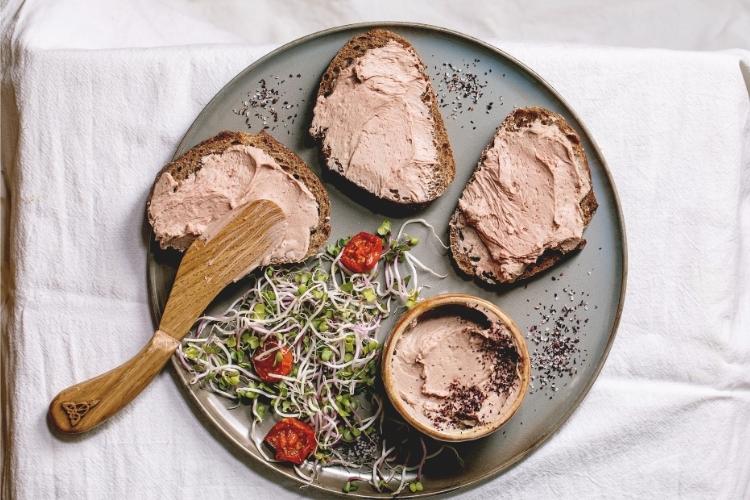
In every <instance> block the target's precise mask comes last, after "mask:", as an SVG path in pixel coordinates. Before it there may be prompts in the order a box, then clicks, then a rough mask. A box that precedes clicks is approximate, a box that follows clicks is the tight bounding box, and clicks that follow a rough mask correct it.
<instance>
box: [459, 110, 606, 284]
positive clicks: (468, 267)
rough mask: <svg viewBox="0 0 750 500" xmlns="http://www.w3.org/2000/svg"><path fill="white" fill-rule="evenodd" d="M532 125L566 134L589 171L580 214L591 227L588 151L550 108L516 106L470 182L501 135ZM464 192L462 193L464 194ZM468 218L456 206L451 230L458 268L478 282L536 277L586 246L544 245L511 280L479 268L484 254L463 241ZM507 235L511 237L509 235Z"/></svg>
mask: <svg viewBox="0 0 750 500" xmlns="http://www.w3.org/2000/svg"><path fill="white" fill-rule="evenodd" d="M532 126H542V127H556V128H557V129H558V130H559V131H560V132H561V133H562V135H563V136H564V137H565V138H566V139H567V141H568V143H569V145H570V147H571V149H572V151H573V156H574V157H575V161H576V162H577V164H578V165H579V166H580V167H581V170H582V171H583V172H585V176H586V177H588V179H587V180H588V185H589V186H591V187H590V189H589V190H588V192H586V193H583V194H582V196H581V198H580V201H579V207H580V214H581V218H582V220H583V225H584V228H585V227H586V226H588V224H589V222H590V221H591V218H592V217H593V216H594V213H595V212H596V208H597V206H598V204H597V201H596V197H595V196H594V190H593V186H592V183H591V170H590V168H589V164H588V160H587V159H586V153H585V152H584V150H583V146H582V145H581V141H580V138H579V137H578V134H576V132H575V130H573V128H572V127H571V126H570V125H569V124H568V123H567V122H566V121H565V119H564V118H563V117H562V116H560V115H559V114H557V113H554V112H552V111H549V110H547V109H545V108H541V107H528V108H518V109H515V110H514V111H513V112H512V113H511V114H509V115H508V116H507V117H506V118H505V120H504V121H503V122H502V124H501V125H500V127H498V129H497V132H496V133H495V136H494V137H493V141H491V142H490V144H488V145H487V147H486V148H485V149H484V151H483V152H482V156H481V158H480V160H479V163H478V165H477V169H476V170H475V171H474V174H473V175H472V178H471V179H470V180H469V183H467V186H469V185H470V184H471V183H472V182H473V181H474V180H475V178H476V176H477V172H478V171H479V170H480V169H481V168H482V167H483V165H484V163H485V160H486V159H487V155H488V152H489V151H490V150H491V149H492V147H493V145H494V142H495V140H494V139H495V138H497V137H498V136H500V134H506V133H514V132H518V131H522V130H523V129H524V128H530V127H532ZM464 193H465V191H464ZM463 196H464V195H463V194H462V197H463ZM465 223H466V219H465V217H464V214H463V213H462V211H461V208H460V207H458V206H457V207H456V210H455V212H454V213H453V216H452V217H451V220H450V222H449V233H450V247H451V255H452V257H453V261H454V264H455V265H456V267H458V269H459V270H460V271H461V272H462V273H464V274H465V275H466V276H469V277H473V278H475V279H477V280H478V281H480V282H482V283H484V284H486V285H490V286H496V285H507V284H510V283H514V282H518V281H522V280H525V279H528V278H530V277H532V276H535V275H537V274H539V273H541V272H542V271H545V270H546V269H549V268H550V267H552V266H553V265H555V264H556V263H558V262H559V261H560V260H562V259H563V258H564V257H565V256H566V255H568V254H570V253H572V252H574V251H577V250H580V249H582V248H583V247H584V246H585V245H586V240H585V239H583V238H581V239H580V240H577V241H573V242H571V241H566V242H560V243H559V244H555V245H550V246H546V247H544V251H543V252H542V253H541V255H539V256H538V258H537V259H536V261H535V262H532V263H529V264H527V265H526V266H525V268H524V269H523V272H522V273H521V274H519V275H518V276H515V277H513V278H511V279H508V278H503V277H502V276H499V275H498V274H495V273H492V272H486V271H485V272H479V271H478V270H477V264H476V263H477V262H478V261H479V260H480V256H479V255H477V254H469V253H467V251H466V248H465V247H464V245H463V244H462V243H463V241H464V234H463V229H462V228H463V227H465ZM504 237H506V238H507V237H508V236H507V235H506V236H504ZM482 253H484V255H483V256H482V257H481V258H489V259H492V257H491V256H489V251H488V250H487V249H486V248H483V249H482Z"/></svg>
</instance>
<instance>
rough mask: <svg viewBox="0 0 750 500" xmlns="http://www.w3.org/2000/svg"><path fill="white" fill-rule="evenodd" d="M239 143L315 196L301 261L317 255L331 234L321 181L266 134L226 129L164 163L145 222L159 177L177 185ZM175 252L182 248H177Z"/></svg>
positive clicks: (324, 191)
mask: <svg viewBox="0 0 750 500" xmlns="http://www.w3.org/2000/svg"><path fill="white" fill-rule="evenodd" d="M238 144H244V145H247V146H253V147H256V148H259V149H262V150H263V151H265V152H266V153H268V154H269V155H270V156H271V157H272V158H273V159H274V160H275V161H276V163H278V164H279V167H281V169H282V170H284V171H285V172H287V173H289V174H290V175H292V176H293V177H294V178H295V179H297V180H298V181H300V182H302V183H303V184H305V185H306V186H307V188H308V189H309V190H310V192H312V194H313V196H315V200H316V201H317V203H318V225H317V226H315V228H314V229H313V230H312V231H311V232H310V246H309V248H308V250H307V254H306V255H305V257H304V258H303V259H301V260H304V259H306V258H308V257H310V256H311V255H314V254H316V253H317V252H318V250H319V249H320V248H321V247H322V246H323V245H324V244H325V242H326V241H327V240H328V236H329V234H330V232H331V224H330V212H331V204H330V201H329V199H328V192H327V191H326V189H325V187H324V186H323V184H322V183H321V182H320V179H318V176H317V175H315V173H314V172H313V171H312V170H311V169H310V167H308V166H307V164H305V162H304V161H302V159H301V158H300V157H299V156H297V155H296V154H295V153H294V152H293V151H291V150H290V149H289V148H287V147H286V146H284V145H283V144H281V143H280V142H279V141H277V140H276V139H275V138H274V137H273V136H272V135H270V134H269V133H267V132H265V131H262V132H260V133H258V134H248V133H245V132H232V131H228V130H225V131H222V132H219V133H218V134H217V135H215V136H214V137H211V138H210V139H206V140H205V141H203V142H201V143H200V144H197V145H196V146H193V147H192V148H190V149H189V150H188V151H186V152H185V153H184V154H183V155H182V156H180V157H179V158H177V159H175V160H173V161H171V162H169V163H167V164H166V165H165V166H164V168H162V169H161V171H159V173H158V174H157V176H156V179H155V180H154V185H153V186H152V187H151V192H150V193H149V195H148V201H146V220H148V208H149V206H150V205H151V197H152V196H153V194H154V187H155V186H156V180H158V179H159V177H161V176H162V175H163V174H164V173H167V172H169V173H170V174H171V175H172V177H173V178H174V179H175V180H176V181H177V182H182V181H184V180H185V179H187V178H188V177H189V176H190V175H193V174H194V173H196V172H198V171H199V170H200V169H201V168H203V164H202V162H201V159H202V158H203V157H204V156H206V155H210V154H219V153H222V152H224V151H225V150H226V149H227V148H229V147H230V146H234V145H238ZM177 250H182V249H179V248H178V249H177ZM272 263H274V264H286V263H288V262H282V261H272Z"/></svg>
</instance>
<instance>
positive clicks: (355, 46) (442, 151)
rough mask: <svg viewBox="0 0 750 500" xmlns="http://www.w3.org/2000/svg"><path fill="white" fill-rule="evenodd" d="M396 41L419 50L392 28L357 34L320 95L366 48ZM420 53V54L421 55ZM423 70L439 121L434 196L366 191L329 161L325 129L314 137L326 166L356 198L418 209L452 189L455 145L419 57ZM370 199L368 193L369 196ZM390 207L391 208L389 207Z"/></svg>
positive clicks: (330, 71) (332, 67)
mask: <svg viewBox="0 0 750 500" xmlns="http://www.w3.org/2000/svg"><path fill="white" fill-rule="evenodd" d="M390 41H395V42H396V43H398V44H400V45H401V46H402V47H404V48H407V49H412V50H414V51H415V52H416V49H414V47H413V46H412V45H411V44H410V43H409V42H408V41H407V40H406V39H405V38H403V37H402V36H400V35H397V34H396V33H393V32H392V31H388V30H384V29H380V28H375V29H372V30H370V31H367V32H366V33H362V34H361V35H357V36H355V37H353V38H352V39H351V40H349V41H348V42H347V43H346V45H344V46H343V47H342V48H341V50H339V51H338V53H337V54H336V56H335V57H334V58H333V59H332V60H331V63H330V64H329V65H328V69H326V71H325V73H323V76H322V77H321V79H320V86H319V87H318V94H317V96H318V97H320V96H329V95H330V94H331V93H332V92H333V89H334V84H335V82H336V78H337V77H338V76H339V74H341V72H342V71H343V70H344V69H346V68H347V67H348V66H349V65H351V64H352V63H353V62H354V61H355V60H357V59H358V58H360V57H362V56H363V55H364V54H365V52H366V51H368V50H370V49H375V48H379V47H383V46H385V45H386V44H387V43H388V42H390ZM417 55H418V54H417ZM419 71H420V73H421V74H422V75H424V77H425V78H426V79H427V82H428V83H427V90H426V91H425V93H424V94H422V102H424V103H425V104H427V105H428V106H429V108H430V114H431V115H432V118H433V122H434V124H435V127H434V133H433V140H434V143H435V147H436V149H437V153H438V165H439V168H438V170H437V171H436V173H435V176H434V177H433V179H432V181H431V183H430V186H429V193H430V197H429V199H428V200H427V201H425V202H419V203H403V202H399V201H395V200H392V199H390V198H383V197H379V196H377V195H375V194H373V193H369V192H368V191H365V190H364V189H362V188H361V187H360V186H358V185H356V184H354V183H353V182H351V181H350V180H349V179H347V178H346V177H345V176H344V175H342V174H340V173H339V172H338V171H337V170H336V169H332V168H330V167H329V166H328V160H329V158H330V151H327V150H326V148H325V147H324V146H323V139H324V138H325V131H322V132H320V133H319V134H313V138H315V139H317V140H318V141H319V143H320V150H321V156H322V157H323V160H324V161H323V164H324V167H323V168H324V169H325V170H326V172H327V173H330V174H332V176H331V178H332V180H334V181H336V182H338V183H339V184H343V187H344V190H345V191H348V192H354V193H355V194H354V195H353V196H354V197H357V198H360V197H361V196H362V195H363V194H364V193H369V194H370V196H371V197H372V198H373V199H374V200H373V201H374V202H375V204H376V205H378V206H381V205H383V204H384V205H385V206H384V207H382V208H383V209H384V210H385V211H386V212H387V211H393V210H394V209H395V210H396V212H398V208H399V207H400V208H403V209H406V210H418V209H421V208H424V207H426V206H427V205H429V204H430V203H431V202H432V201H434V200H435V199H437V198H439V197H440V196H441V195H442V194H443V193H445V190H446V189H447V188H448V186H449V185H450V183H451V182H453V178H454V177H455V175H456V162H455V160H454V158H453V149H452V148H451V145H450V141H449V140H448V132H447V131H446V129H445V123H444V121H443V116H442V114H441V113H440V108H439V103H438V99H437V96H436V94H435V90H434V89H433V87H432V82H431V80H430V76H429V74H428V73H427V69H426V67H425V65H424V62H422V60H421V58H420V59H419ZM365 198H367V196H365ZM389 209H390V210H389Z"/></svg>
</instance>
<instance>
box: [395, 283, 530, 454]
mask: <svg viewBox="0 0 750 500" xmlns="http://www.w3.org/2000/svg"><path fill="white" fill-rule="evenodd" d="M448 305H452V306H464V307H466V308H468V309H477V308H481V309H483V310H484V312H487V313H490V314H492V315H494V316H495V317H496V318H497V319H499V320H500V321H501V322H502V323H504V324H505V325H506V326H507V327H508V329H509V330H510V332H511V334H512V337H513V343H514V344H515V347H516V350H517V351H518V358H519V363H520V365H521V369H520V375H521V380H520V388H519V391H518V393H517V395H516V399H515V400H514V401H513V403H512V405H511V406H510V407H509V408H508V409H507V410H506V411H505V412H503V413H502V414H501V415H499V417H498V418H497V419H495V420H494V421H492V422H489V423H486V424H482V425H477V426H476V427H472V428H471V429H457V430H450V431H444V430H439V429H436V428H435V427H431V426H428V425H425V424H424V423H422V422H420V421H418V420H417V419H415V418H414V417H413V416H412V415H411V414H410V413H409V410H408V408H407V407H406V405H405V404H404V402H403V401H402V400H401V397H400V396H399V395H398V391H397V389H396V387H395V382H394V379H393V375H392V372H393V370H392V367H393V352H394V350H395V349H396V344H397V343H398V340H399V339H400V338H401V336H402V335H403V334H404V332H406V331H407V330H408V329H409V328H410V327H411V326H412V322H413V321H414V320H416V319H418V318H419V317H420V316H421V315H422V314H424V313H425V312H427V311H430V310H433V309H436V308H439V307H442V306H448ZM530 370H531V362H530V359H529V352H528V349H527V348H526V341H525V340H524V338H523V335H522V334H521V330H520V329H519V328H518V325H516V323H515V322H514V321H513V320H512V319H511V318H510V317H509V316H508V315H507V314H505V313H504V312H503V311H502V310H500V308H498V307H497V306H496V305H494V304H492V303H491V302H488V301H486V300H484V299H480V298H479V297H474V296H472V295H466V294H460V293H450V294H443V295H437V296H435V297H431V298H429V299H426V300H424V301H422V302H420V303H419V304H417V305H416V306H415V307H414V308H413V309H411V310H409V311H407V312H406V313H404V315H403V316H401V318H399V320H398V322H397V323H396V326H395V327H394V328H393V330H392V331H391V334H390V336H389V337H388V340H387V342H386V345H385V348H384V349H383V358H382V362H381V376H382V378H383V385H384V386H385V391H386V393H387V394H388V398H389V399H390V400H391V403H392V404H393V406H394V407H395V408H396V410H397V411H398V412H399V413H400V414H401V416H402V417H403V418H404V420H406V421H407V422H408V423H409V424H411V425H412V427H414V428H416V429H417V430H418V431H420V432H422V433H424V434H427V435H428V436H430V437H432V438H435V439H437V440H440V441H453V442H457V441H472V440H475V439H479V438H482V437H485V436H487V435H489V434H492V433H493V432H495V431H496V430H498V429H499V428H500V427H501V426H502V425H503V424H504V423H505V422H507V421H508V420H510V418H511V417H512V416H513V414H515V413H516V411H517V410H518V408H519V407H520V406H521V403H522V402H523V398H524V397H525V396H526V392H527V391H528V387H529V376H530Z"/></svg>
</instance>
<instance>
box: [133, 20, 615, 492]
mask: <svg viewBox="0 0 750 500" xmlns="http://www.w3.org/2000/svg"><path fill="white" fill-rule="evenodd" d="M373 28H396V29H398V28H412V29H418V30H423V31H427V32H430V31H432V32H437V33H443V34H447V35H450V36H454V37H458V38H461V39H464V40H466V41H468V42H471V43H473V44H476V45H479V46H481V47H483V48H484V49H486V50H489V51H491V52H494V53H496V54H497V55H499V56H500V57H503V58H505V59H507V60H508V61H510V62H511V63H513V64H514V65H516V66H517V67H518V68H520V69H521V70H523V71H525V72H526V73H528V74H529V75H530V76H531V77H533V79H535V80H536V82H537V83H538V84H540V85H541V86H542V87H544V89H545V90H546V91H548V92H549V93H550V94H552V95H553V96H554V97H555V98H556V99H557V100H558V101H559V102H560V103H561V104H562V105H563V107H564V108H565V110H566V111H567V112H568V113H570V115H571V116H572V117H573V118H574V119H575V120H576V122H577V124H578V126H579V128H580V129H581V130H582V132H583V133H584V134H585V135H586V138H587V139H588V141H589V142H590V144H591V147H592V149H593V150H594V152H595V153H596V155H597V156H598V158H599V161H600V163H601V166H602V170H603V171H604V174H605V175H606V178H607V182H608V183H609V187H610V189H611V190H612V196H613V199H614V201H615V208H616V210H615V213H616V214H617V222H618V224H619V226H620V241H621V242H622V250H621V252H622V270H621V273H620V291H619V298H618V303H617V308H616V309H615V316H614V319H613V322H612V326H611V328H610V330H609V334H608V338H607V344H606V345H605V347H604V351H603V354H602V356H601V358H600V360H599V363H598V364H597V366H596V367H595V368H594V372H593V376H592V377H591V378H590V380H589V381H587V382H586V383H585V384H584V387H583V391H581V394H580V396H579V397H578V398H576V400H575V401H573V404H572V405H571V407H570V409H569V410H568V411H566V412H565V413H564V414H563V415H562V418H561V419H560V423H559V424H558V425H557V426H556V427H554V428H553V429H552V430H550V431H549V432H546V433H542V434H540V435H539V436H538V437H537V439H536V440H534V441H533V442H532V444H531V445H530V446H529V447H528V448H527V449H526V450H524V451H523V452H521V453H519V454H518V455H516V456H514V457H512V458H511V459H509V460H506V461H505V462H503V463H501V464H499V465H498V466H496V467H494V468H493V469H492V470H490V471H488V472H486V473H484V474H482V475H480V476H478V477H475V478H473V479H471V480H468V481H466V482H462V483H460V484H456V485H452V486H448V487H445V488H442V489H440V490H435V491H429V492H417V493H411V492H407V493H406V494H403V495H399V496H400V497H401V498H417V497H422V498H423V497H428V496H433V495H440V494H445V493H449V492H452V491H456V490H458V489H461V488H470V487H476V486H478V485H479V484H481V483H484V482H486V481H488V480H490V479H492V478H494V477H497V476H498V475H500V474H501V473H502V472H504V471H506V470H508V469H510V468H511V467H513V466H515V465H517V464H519V463H521V462H522V461H523V460H524V459H525V458H526V457H528V456H529V455H531V454H532V453H534V452H535V451H536V450H538V449H539V448H540V447H541V445H542V444H544V443H545V442H546V441H547V440H549V439H550V438H551V437H552V436H554V435H555V434H556V433H557V432H559V430H560V429H561V428H562V427H563V426H564V425H565V423H566V422H568V421H569V420H570V418H571V417H572V416H573V414H574V413H575V412H576V411H577V410H578V409H579V408H580V406H581V403H582V402H583V400H584V399H586V397H587V396H588V394H589V392H590V391H591V388H592V387H593V385H594V383H595V382H596V381H597V380H598V378H599V375H600V374H601V370H602V368H603V367H604V365H605V364H606V362H607V359H608V357H609V353H610V351H611V349H612V345H613V343H614V339H615V336H616V335H617V330H618V328H619V326H620V319H621V317H622V311H623V307H624V305H625V297H626V291H627V278H628V245H627V234H626V233H627V231H626V228H625V218H624V216H623V212H622V203H621V200H620V195H619V193H618V191H617V186H616V184H615V182H614V177H613V176H612V172H611V171H610V168H609V165H608V164H607V160H606V158H605V157H604V155H603V154H602V151H601V149H600V148H599V145H598V143H597V142H596V140H595V139H594V137H593V135H592V134H591V132H590V131H589V129H588V127H587V126H586V124H585V123H584V122H583V121H582V120H581V118H580V117H579V116H578V113H576V111H575V110H574V109H573V107H571V106H570V104H569V103H568V101H567V100H565V99H564V98H563V96H562V95H560V93H558V92H557V90H556V89H555V88H554V87H552V85H550V83H549V82H547V81H546V80H545V79H544V78H542V77H541V76H540V75H539V74H538V73H537V72H536V71H534V70H533V69H532V68H530V67H529V66H528V65H526V64H525V63H523V62H522V61H520V60H518V59H517V58H515V57H514V56H512V55H511V54H509V53H507V52H505V51H504V50H503V49H500V48H499V47H496V46H494V45H492V44H489V43H487V42H484V41H482V40H480V39H478V38H476V37H473V36H471V35H467V34H465V33H462V32H460V31H456V30H452V29H450V28H444V27H441V26H435V25H432V24H427V23H415V22H407V21H368V22H360V23H350V24H344V25H340V26H333V27H330V28H326V29H323V30H319V31H315V32H313V33H309V34H307V35H304V36H302V37H299V38H296V39H294V40H292V41H290V42H287V43H285V44H283V45H280V46H279V47H277V48H275V49H273V50H272V51H270V52H268V53H267V54H265V55H264V56H262V57H260V58H258V59H256V60H255V61H253V62H252V63H250V64H249V65H247V66H246V67H244V68H243V69H242V70H240V71H239V72H238V73H237V74H236V75H235V76H234V77H232V78H231V79H230V80H229V81H227V82H226V83H225V84H224V85H223V86H222V87H221V89H219V90H218V91H217V92H216V94H214V96H213V97H212V98H211V99H210V100H209V101H208V102H207V103H206V104H205V105H204V106H203V109H201V111H200V112H199V113H198V115H197V116H196V117H195V119H194V120H193V121H192V122H191V123H190V126H188V128H187V129H186V131H185V133H184V134H183V136H182V139H181V140H180V142H179V143H178V145H177V147H176V148H175V153H174V154H173V156H172V158H173V159H174V156H176V154H177V152H178V151H180V150H181V149H182V148H183V147H184V146H185V140H186V137H187V135H188V132H189V131H190V130H191V129H192V128H193V127H194V126H195V124H196V123H198V122H199V121H200V120H201V119H202V118H203V115H204V114H206V112H207V109H208V108H209V107H211V105H212V104H213V103H214V102H215V101H216V100H217V99H219V98H220V96H221V95H222V94H223V91H224V89H226V88H227V87H229V86H230V85H232V84H233V83H234V82H235V81H237V80H239V79H240V78H242V77H243V76H244V75H245V74H246V73H248V72H250V71H252V70H253V69H254V68H256V67H257V66H260V65H261V64H263V63H264V62H266V61H267V60H269V59H271V58H273V57H276V56H277V55H278V54H280V53H282V52H284V51H286V50H288V49H291V48H293V47H296V46H298V45H301V44H304V43H307V42H308V41H311V40H314V39H316V38H320V37H322V36H325V35H329V34H332V33H338V32H341V31H349V30H365V29H373ZM146 231H147V234H149V236H152V232H151V230H150V228H149V227H148V225H146ZM152 243H153V237H150V239H149V244H148V247H147V256H148V255H149V254H150V253H151V245H152ZM146 275H147V287H148V300H149V309H150V311H151V317H152V321H153V323H154V327H155V328H156V327H158V325H159V319H160V317H161V315H162V311H161V307H160V306H159V301H158V295H157V292H156V274H155V266H154V264H153V259H150V258H147V259H146ZM172 368H173V370H174V372H175V373H176V375H177V376H178V377H179V380H180V381H181V382H182V387H180V389H182V391H181V392H186V393H187V394H188V395H189V399H190V400H191V401H192V402H193V404H195V405H196V406H197V408H198V409H199V410H200V412H201V413H202V415H203V416H204V417H206V418H207V419H208V420H210V421H211V423H212V425H213V426H215V427H216V428H217V429H218V430H219V431H220V432H221V434H222V435H223V436H224V438H226V439H228V440H229V441H230V442H231V443H232V445H233V446H236V447H237V448H239V449H240V450H241V451H242V452H243V455H245V456H247V455H249V456H250V457H251V458H252V459H253V460H254V461H255V462H260V463H262V464H263V465H264V466H265V467H266V468H267V469H268V470H271V471H274V473H277V474H281V475H283V476H285V477H287V478H289V479H292V480H294V481H295V482H297V483H302V484H303V485H305V486H307V487H313V488H315V489H316V490H317V491H321V492H325V493H327V494H334V495H336V496H340V497H349V498H352V497H353V498H381V497H380V496H378V497H374V496H371V495H368V494H365V493H358V492H351V493H343V492H341V491H337V490H333V489H331V488H328V487H325V486H323V485H320V484H318V483H315V482H313V483H305V482H304V481H302V480H301V479H300V478H299V477H298V476H297V475H295V474H292V473H291V472H288V471H285V470H281V469H277V468H276V467H274V466H273V465H272V463H269V462H267V461H265V460H257V457H255V456H254V455H252V454H251V453H249V452H248V451H247V450H246V448H245V445H244V444H242V443H241V442H239V441H238V440H237V439H235V438H234V436H232V434H231V433H230V432H229V431H228V430H227V429H225V428H224V426H222V425H220V423H219V422H218V421H217V420H216V419H215V418H214V417H213V415H211V413H210V412H209V410H208V409H207V408H206V405H204V404H203V402H202V401H201V400H200V399H199V398H198V396H197V394H196V392H195V391H191V390H190V387H189V383H188V380H187V378H186V376H185V374H184V373H183V369H182V366H181V365H180V362H179V360H178V359H177V356H172Z"/></svg>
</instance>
